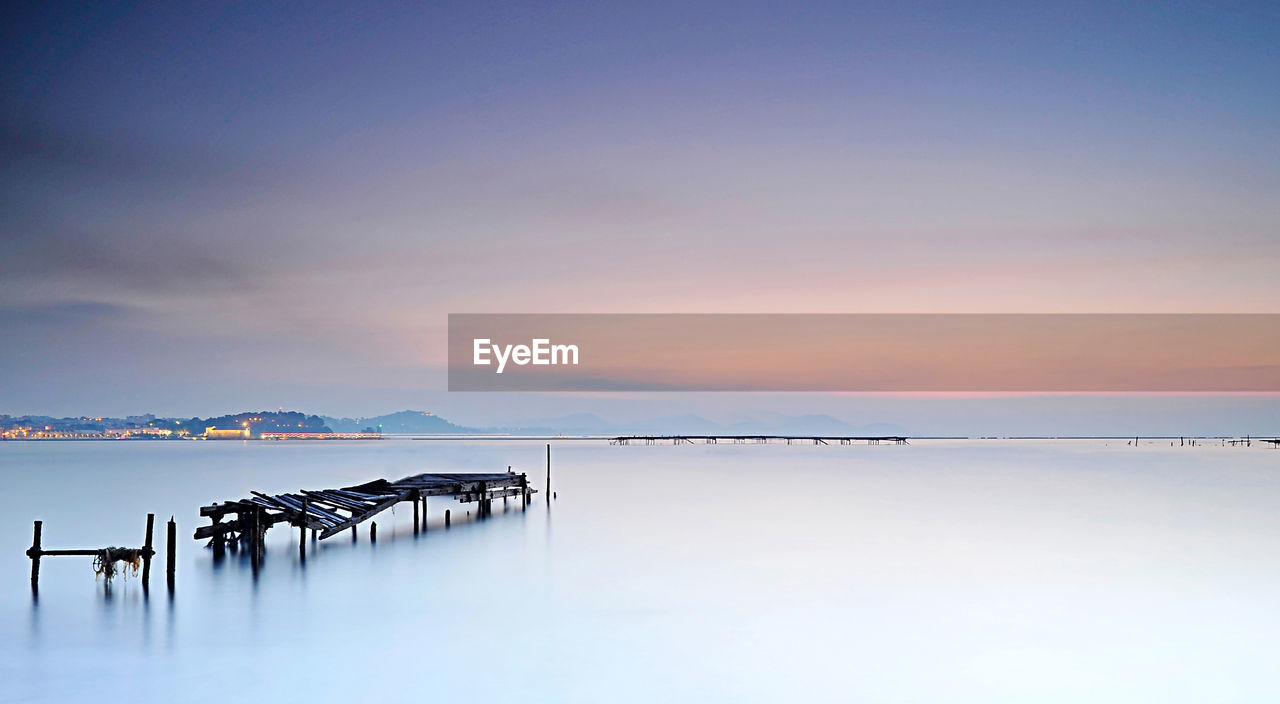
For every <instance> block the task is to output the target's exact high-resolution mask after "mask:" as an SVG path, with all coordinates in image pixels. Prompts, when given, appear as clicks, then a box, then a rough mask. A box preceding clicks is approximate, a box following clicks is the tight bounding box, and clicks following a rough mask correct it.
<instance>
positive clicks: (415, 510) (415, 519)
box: [413, 489, 418, 535]
mask: <svg viewBox="0 0 1280 704" xmlns="http://www.w3.org/2000/svg"><path fill="white" fill-rule="evenodd" d="M413 534H414V535H417V534H418V490H417V489H414V490H413Z"/></svg>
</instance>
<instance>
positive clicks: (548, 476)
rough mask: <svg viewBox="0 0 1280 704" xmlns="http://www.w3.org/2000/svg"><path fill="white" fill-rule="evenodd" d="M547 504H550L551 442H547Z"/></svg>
mask: <svg viewBox="0 0 1280 704" xmlns="http://www.w3.org/2000/svg"><path fill="white" fill-rule="evenodd" d="M547 505H548V506H550V505H551V443H547Z"/></svg>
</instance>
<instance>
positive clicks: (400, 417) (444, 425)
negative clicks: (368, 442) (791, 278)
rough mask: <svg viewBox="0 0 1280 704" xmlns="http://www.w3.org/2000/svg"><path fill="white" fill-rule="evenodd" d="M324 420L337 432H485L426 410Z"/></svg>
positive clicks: (437, 433) (446, 433) (433, 433)
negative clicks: (367, 430)
mask: <svg viewBox="0 0 1280 704" xmlns="http://www.w3.org/2000/svg"><path fill="white" fill-rule="evenodd" d="M324 422H325V424H326V425H328V426H329V427H330V428H333V430H334V431H335V432H339V433H356V432H360V431H362V430H364V429H366V428H370V429H373V430H381V431H382V432H384V433H410V434H423V435H448V434H459V435H463V434H469V433H479V432H483V431H480V430H477V429H475V428H467V427H463V426H461V425H455V424H453V423H450V422H449V421H447V420H445V419H444V418H441V417H440V416H437V415H435V414H433V413H427V412H426V411H400V412H398V413H388V414H386V415H381V416H373V417H371V418H329V417H325V418H324Z"/></svg>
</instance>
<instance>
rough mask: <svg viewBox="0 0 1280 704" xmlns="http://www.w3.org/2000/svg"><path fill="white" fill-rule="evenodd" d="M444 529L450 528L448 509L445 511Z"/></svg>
mask: <svg viewBox="0 0 1280 704" xmlns="http://www.w3.org/2000/svg"><path fill="white" fill-rule="evenodd" d="M444 527H445V528H448V527H449V509H447V508H446V509H445V510H444Z"/></svg>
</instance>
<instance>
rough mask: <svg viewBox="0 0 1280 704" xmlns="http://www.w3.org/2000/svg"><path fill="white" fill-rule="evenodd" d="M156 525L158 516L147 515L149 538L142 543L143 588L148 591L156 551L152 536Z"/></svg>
mask: <svg viewBox="0 0 1280 704" xmlns="http://www.w3.org/2000/svg"><path fill="white" fill-rule="evenodd" d="M155 525H156V514H154V513H148V514H147V536H146V540H145V541H143V543H142V588H143V589H146V588H147V586H148V584H149V583H150V581H151V556H152V555H153V554H155V551H154V550H152V549H151V535H152V532H153V530H154V528H155Z"/></svg>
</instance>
